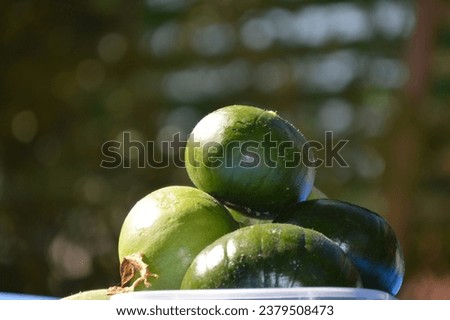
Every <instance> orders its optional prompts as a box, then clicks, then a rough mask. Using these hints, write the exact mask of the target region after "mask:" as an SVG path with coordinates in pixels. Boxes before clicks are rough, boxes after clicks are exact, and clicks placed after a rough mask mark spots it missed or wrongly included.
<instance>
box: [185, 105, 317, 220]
mask: <svg viewBox="0 0 450 320" xmlns="http://www.w3.org/2000/svg"><path fill="white" fill-rule="evenodd" d="M305 144H306V140H305V138H304V136H303V135H302V133H300V132H299V131H298V130H297V129H296V128H295V127H294V126H293V125H292V124H290V123H289V122H287V121H286V120H284V119H283V118H281V117H280V116H278V115H277V114H276V113H275V112H273V111H267V110H263V109H259V108H256V107H251V106H241V105H236V106H228V107H224V108H221V109H218V110H216V111H214V112H212V113H210V114H208V115H207V116H206V117H204V118H203V119H202V120H201V121H200V122H199V123H198V124H197V125H196V126H195V128H194V129H193V131H192V133H191V135H190V136H189V139H188V141H187V145H186V153H185V159H186V169H187V172H188V175H189V177H190V179H191V180H192V182H193V183H194V185H195V186H196V187H197V188H199V189H201V190H203V191H205V192H207V193H209V194H211V195H212V196H214V197H215V198H217V199H219V200H220V201H222V202H224V203H225V204H226V205H227V206H229V207H233V208H235V209H237V210H238V211H240V212H242V213H244V214H245V215H248V216H249V217H251V218H257V219H267V220H270V219H273V218H274V217H275V213H277V212H279V211H280V209H283V208H286V207H288V206H290V205H292V204H293V203H296V202H297V201H301V200H305V199H306V197H307V196H308V195H309V193H310V191H311V188H312V185H313V182H314V170H313V168H312V167H311V166H310V167H308V166H306V165H305V161H307V160H308V158H307V157H306V151H307V150H306V149H307V148H306V147H305ZM304 153H305V154H304Z"/></svg>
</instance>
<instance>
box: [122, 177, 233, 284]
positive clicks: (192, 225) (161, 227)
mask: <svg viewBox="0 0 450 320" xmlns="http://www.w3.org/2000/svg"><path fill="white" fill-rule="evenodd" d="M237 228H238V225H237V223H236V222H235V221H234V219H233V218H232V217H231V215H230V213H229V212H228V210H227V209H226V208H225V207H224V206H223V205H222V204H220V203H219V202H218V201H217V200H215V199H214V198H213V197H211V196H210V195H208V194H207V193H205V192H203V191H201V190H199V189H196V188H192V187H186V186H170V187H165V188H162V189H159V190H156V191H154V192H152V193H150V194H149V195H147V196H146V197H144V198H143V199H141V200H140V201H138V202H137V203H136V205H135V206H134V207H133V208H132V209H131V211H130V212H129V214H128V215H127V217H126V218H125V221H124V223H123V225H122V229H121V232H120V236H119V245H118V246H119V259H120V261H121V270H123V272H121V273H122V286H124V285H125V284H126V282H129V281H136V280H137V279H139V278H140V280H142V282H144V283H145V281H146V280H148V282H150V283H151V286H148V287H146V286H143V285H142V284H139V285H137V287H136V290H142V289H179V287H180V284H181V280H182V279H183V275H184V273H185V272H186V270H187V268H188V267H189V265H190V264H191V262H192V260H193V259H194V258H195V256H196V255H197V254H198V253H199V252H200V251H201V250H202V249H203V248H205V247H206V246H207V245H209V244H210V243H212V242H213V241H214V240H216V239H218V238H219V237H221V236H222V235H224V234H226V233H229V232H231V231H233V230H235V229H237ZM127 270H128V271H127ZM130 273H132V274H133V275H134V276H133V277H132V279H129V278H125V276H124V275H127V274H130ZM148 277H153V278H154V279H148ZM135 284H136V282H135ZM147 285H148V284H147Z"/></svg>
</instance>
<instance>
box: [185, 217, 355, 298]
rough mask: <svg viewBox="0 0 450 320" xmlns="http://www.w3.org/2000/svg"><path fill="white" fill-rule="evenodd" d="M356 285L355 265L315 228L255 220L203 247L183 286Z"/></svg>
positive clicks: (186, 287)
mask: <svg viewBox="0 0 450 320" xmlns="http://www.w3.org/2000/svg"><path fill="white" fill-rule="evenodd" d="M306 286H340V287H358V286H360V277H359V274H358V271H357V269H356V267H355V266H354V265H353V264H352V262H351V261H350V260H349V259H348V258H347V256H346V255H345V253H344V252H343V251H342V250H341V248H339V246H338V245H337V244H336V243H334V242H333V241H331V240H330V239H328V238H326V237H325V236H324V235H322V234H321V233H319V232H316V231H313V230H309V229H304V228H301V227H298V226H294V225H288V224H273V223H267V224H258V225H253V226H249V227H244V228H241V229H239V230H236V231H234V232H232V233H229V234H227V235H225V236H223V237H221V238H219V239H218V240H216V241H215V242H214V243H212V244H211V245H209V246H208V247H206V248H205V249H204V250H203V251H202V252H201V253H200V254H199V255H198V256H197V257H196V258H195V259H194V261H193V262H192V264H191V266H190V267H189V269H188V270H187V272H186V274H185V276H184V279H183V282H182V284H181V289H214V288H275V287H277V288H286V287H306Z"/></svg>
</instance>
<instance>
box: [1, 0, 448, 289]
mask: <svg viewBox="0 0 450 320" xmlns="http://www.w3.org/2000/svg"><path fill="white" fill-rule="evenodd" d="M416 16H417V15H416V6H415V2H413V1H407V0H395V1H386V0H367V1H324V0H323V1H307V0H305V1H290V0H283V1H257V0H245V1H237V0H227V1H200V0H199V1H194V0H165V1H162V0H147V1H131V2H130V1H118V0H114V1H106V0H94V1H49V0H43V1H25V0H18V1H3V2H2V3H1V4H0V41H1V44H2V50H1V51H0V70H1V71H2V77H1V78H0V124H1V126H0V291H14V292H27V293H38V294H47V295H53V296H65V295H68V294H70V293H73V292H77V291H80V290H87V289H94V288H104V287H107V286H112V285H115V284H117V283H118V282H119V277H118V266H119V262H118V257H117V252H116V251H117V238H118V234H119V231H120V227H121V223H122V221H123V219H124V218H125V216H126V214H127V213H128V211H129V209H130V208H131V207H132V206H133V205H134V203H135V202H136V201H137V200H139V199H140V198H141V197H143V196H144V195H146V194H147V193H149V192H151V191H152V190H155V189H156V188H159V187H162V186H166V185H170V184H190V181H189V179H188V177H187V175H186V173H185V171H184V169H183V168H179V167H177V166H175V165H174V164H173V161H172V162H171V165H170V166H168V167H166V168H151V167H146V168H139V167H138V162H137V160H138V159H137V158H136V150H134V153H130V154H129V158H128V159H127V160H128V161H129V163H130V166H129V168H126V167H125V168H115V169H105V168H102V167H101V166H100V164H101V161H102V160H105V156H104V155H103V154H102V145H103V144H104V143H105V142H107V141H111V140H117V141H123V137H124V133H126V132H129V133H130V134H131V138H132V140H133V141H141V142H142V143H145V142H146V141H155V142H156V146H158V145H159V143H161V142H162V141H168V140H170V139H171V137H172V136H173V135H174V134H176V133H177V132H180V133H181V135H182V137H186V135H187V134H188V133H189V132H190V130H191V129H192V128H193V126H194V125H195V123H196V122H197V121H198V120H199V119H200V118H201V117H202V116H203V115H205V114H206V113H208V112H211V111H212V110H214V109H216V108H218V107H221V106H225V105H229V104H253V105H256V106H259V107H267V108H269V109H273V110H277V111H278V112H279V113H280V114H281V115H282V116H284V117H285V118H287V119H289V120H290V121H291V122H293V123H294V124H295V125H296V126H298V127H299V128H300V129H301V130H302V131H303V133H304V134H305V135H306V137H307V138H309V139H311V140H318V141H321V142H323V139H324V137H325V134H324V133H325V131H333V132H334V138H335V139H336V141H337V140H338V139H345V140H349V142H348V143H347V145H346V146H345V148H344V149H343V151H342V155H343V157H344V158H345V159H346V161H347V162H348V164H349V167H348V168H340V167H338V166H337V165H334V166H332V167H327V168H325V167H322V168H319V169H318V170H317V178H316V185H317V186H318V187H319V188H320V189H322V190H323V191H324V192H325V193H326V194H327V195H329V196H330V197H334V198H339V199H343V200H346V201H350V202H354V203H357V204H359V205H362V206H366V207H368V208H370V209H372V210H374V211H377V212H380V213H381V214H383V215H385V216H386V217H387V219H388V220H391V219H392V221H395V214H396V212H395V210H394V211H392V210H390V203H389V199H390V198H389V196H386V193H385V180H386V179H385V177H384V175H386V174H387V172H389V171H388V170H386V168H389V162H388V159H389V150H388V149H386V148H384V147H383V145H384V143H385V142H387V141H389V137H390V134H391V131H392V129H395V128H396V127H397V125H398V122H399V121H401V115H402V114H403V113H402V112H403V111H402V110H403V109H405V108H413V107H414V106H409V105H408V106H405V101H408V100H405V99H403V96H404V94H405V93H404V90H403V88H404V86H405V84H406V83H407V81H408V79H409V78H410V70H409V68H410V65H409V64H408V63H409V62H408V61H407V59H406V56H407V52H408V50H409V45H410V43H411V37H412V35H413V34H414V30H415V25H416ZM447 20H448V19H447ZM449 34H450V25H448V23H447V25H445V24H443V25H442V26H440V29H439V30H438V32H436V34H433V35H429V37H430V38H431V37H432V39H433V43H435V44H436V47H437V50H436V51H435V54H434V55H433V56H432V61H427V60H426V61H418V63H419V64H423V65H425V66H427V65H429V66H431V69H432V76H430V78H429V79H428V81H427V82H426V83H425V84H424V86H426V90H427V92H428V93H427V95H426V98H425V99H424V101H423V102H421V104H422V105H425V106H427V107H426V108H421V109H420V110H422V111H421V112H422V113H421V115H420V116H419V117H418V118H420V119H421V125H420V126H418V127H415V128H413V129H414V130H413V132H414V133H415V135H417V136H418V137H419V138H420V139H421V140H420V141H421V143H422V142H423V143H422V145H426V146H427V147H426V153H424V154H423V157H424V159H423V160H424V161H423V162H422V165H423V167H421V168H420V169H421V170H422V171H423V175H421V176H420V183H419V186H420V187H419V188H417V189H415V192H416V193H414V194H411V195H410V196H411V197H412V198H414V199H415V201H416V204H417V206H416V211H417V214H415V215H414V217H413V218H411V219H412V222H411V223H410V224H409V227H408V229H407V230H406V233H405V234H406V235H405V238H404V239H403V238H402V240H403V241H405V248H406V249H407V250H406V253H407V270H408V276H413V275H414V274H415V273H420V272H421V270H424V269H426V270H431V272H436V273H444V274H445V273H448V272H449V270H450V268H449V267H450V266H449V265H448V263H449V261H450V253H449V252H450V248H449V243H450V241H449V234H450V232H449V231H450V230H449V223H448V222H449V217H448V198H449V197H448V194H449V192H448V191H449V175H450V167H449V163H450V149H449V144H448V142H449V141H448V137H449V134H448V107H449V106H448V101H449V99H448V98H449V92H450V90H449V89H450V81H449V79H450V77H449V76H450V69H449V66H450V55H449V52H450V51H449V47H450V41H449V39H450V38H449ZM416 62H417V61H416ZM412 102H414V101H412ZM399 117H400V120H399ZM445 119H447V122H445ZM406 121H408V120H406ZM404 123H406V125H407V127H408V128H409V127H411V124H414V122H411V123H409V122H404ZM416 129H417V130H416ZM422 139H423V140H422ZM135 149H136V148H135ZM154 151H155V152H154V154H152V155H153V156H154V157H155V159H164V157H165V159H172V158H171V156H174V155H173V154H170V153H169V154H167V153H166V152H164V150H160V149H158V148H155V150H154ZM317 156H319V157H323V156H324V155H322V154H320V153H319V154H318V155H317ZM404 161H405V162H408V159H404ZM423 169H425V170H423ZM422 171H421V172H422ZM388 190H390V189H388ZM393 225H394V227H395V228H398V227H399V226H398V225H396V224H395V223H394V224H393ZM406 280H408V278H407V279H406ZM404 296H405V297H408V295H407V293H405V294H404Z"/></svg>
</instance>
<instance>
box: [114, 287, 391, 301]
mask: <svg viewBox="0 0 450 320" xmlns="http://www.w3.org/2000/svg"><path fill="white" fill-rule="evenodd" d="M111 299H113V300H395V299H396V298H395V297H394V296H392V295H390V294H389V293H386V292H384V291H379V290H374V289H365V288H341V287H301V288H255V289H252V288H245V289H196V290H154V291H153V290H147V291H137V292H130V293H123V294H117V295H113V296H112V297H111Z"/></svg>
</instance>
